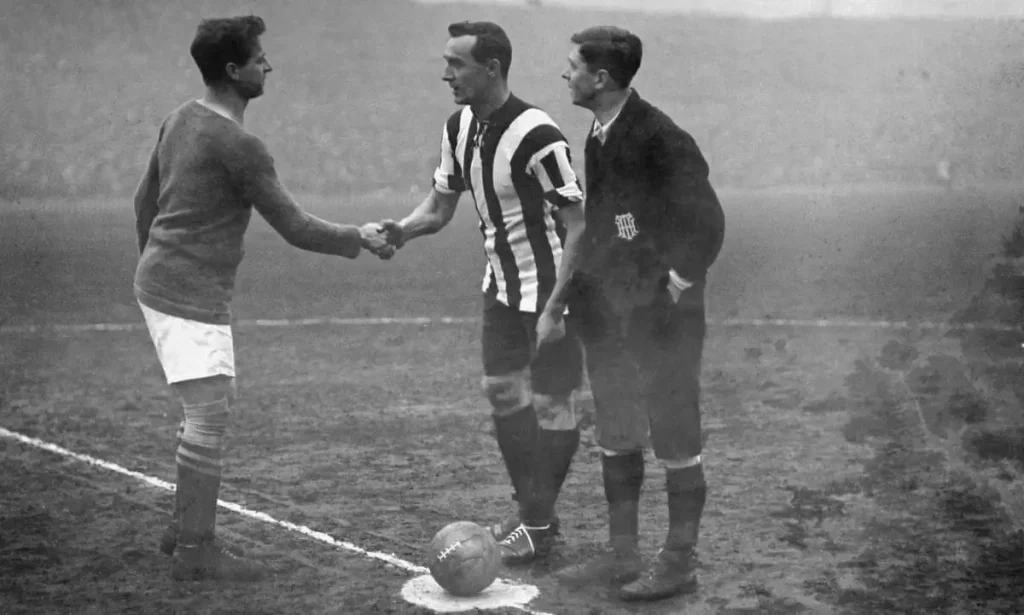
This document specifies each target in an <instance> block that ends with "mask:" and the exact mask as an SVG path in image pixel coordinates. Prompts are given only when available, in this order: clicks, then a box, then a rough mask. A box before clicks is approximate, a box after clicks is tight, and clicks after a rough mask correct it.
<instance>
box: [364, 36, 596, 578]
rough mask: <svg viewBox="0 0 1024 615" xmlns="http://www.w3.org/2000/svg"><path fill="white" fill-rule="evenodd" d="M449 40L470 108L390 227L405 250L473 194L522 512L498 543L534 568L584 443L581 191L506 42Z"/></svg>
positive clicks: (502, 437) (561, 141)
mask: <svg viewBox="0 0 1024 615" xmlns="http://www.w3.org/2000/svg"><path fill="white" fill-rule="evenodd" d="M448 33H449V35H450V37H451V38H450V39H449V41H448V45H447V48H446V50H445V53H444V58H445V61H446V63H447V68H446V69H445V71H444V76H443V79H444V81H445V82H446V83H447V84H448V85H449V86H450V87H451V90H452V94H453V95H454V98H455V102H456V103H458V104H460V105H464V107H463V108H462V109H461V110H459V111H456V112H455V113H454V114H452V116H451V117H450V118H449V119H448V121H447V122H446V123H445V126H444V129H443V130H442V132H441V156H440V162H439V164H438V166H437V169H436V171H435V173H434V178H433V187H432V190H431V191H430V194H429V195H428V196H427V198H426V199H425V200H424V201H423V203H422V204H421V205H420V206H419V207H418V208H416V210H415V211H413V212H412V213H411V214H410V215H409V216H407V217H406V218H405V219H403V220H401V221H400V222H395V221H391V220H385V221H383V222H382V223H381V224H382V226H384V227H385V228H386V229H387V230H388V232H389V234H390V236H391V241H393V242H394V243H395V244H396V245H397V246H401V245H402V244H403V243H404V242H406V241H408V240H410V239H412V238H414V237H419V236H421V235H428V234H432V233H436V232H438V231H440V230H441V229H442V228H444V227H445V226H446V225H447V224H448V223H449V222H450V221H451V219H452V215H453V214H454V211H455V206H456V204H457V202H458V200H459V197H460V195H461V194H462V193H463V192H468V193H469V194H470V196H471V197H472V198H473V202H474V204H475V206H476V212H477V214H478V216H479V220H480V224H479V227H480V233H481V234H482V236H483V242H484V252H485V254H486V256H487V263H486V267H485V270H484V276H483V285H482V291H483V303H484V310H483V340H482V345H483V369H484V382H483V386H484V391H485V393H486V395H487V398H488V400H490V403H491V412H492V415H493V417H494V423H495V432H496V436H497V440H498V447H499V449H500V451H501V454H502V457H503V459H504V461H505V465H506V468H507V470H508V473H509V477H510V478H511V481H512V486H513V490H514V493H515V495H514V497H515V498H516V499H517V501H518V503H519V514H518V516H517V518H516V519H514V520H513V522H512V523H501V524H498V526H496V527H495V534H496V538H498V539H499V540H500V541H501V547H502V555H503V558H504V560H505V562H506V563H510V564H514V563H523V562H528V561H531V560H533V559H534V558H536V557H538V556H539V555H543V554H544V553H546V552H547V551H548V550H549V548H550V545H551V543H552V540H553V538H554V536H555V534H557V531H558V520H557V517H556V515H555V501H556V499H557V497H558V494H559V492H560V490H561V488H562V484H563V483H564V481H565V478H566V475H567V473H568V471H569V468H570V465H571V463H572V459H573V456H574V455H575V453H576V450H577V448H578V447H579V440H580V434H579V429H578V421H577V418H576V414H575V409H574V403H575V392H576V391H577V389H578V388H579V387H580V385H581V381H582V376H583V367H582V349H581V347H580V345H579V342H578V339H577V337H576V335H575V334H574V330H573V326H572V323H571V321H570V322H568V323H567V320H566V318H565V313H566V289H567V284H566V283H567V281H568V280H569V277H570V276H571V275H572V272H573V271H574V270H575V267H576V262H577V247H578V246H579V242H580V238H581V236H582V234H583V230H584V222H585V220H584V214H583V194H582V192H581V189H580V185H579V182H578V181H577V179H576V175H575V173H574V171H573V169H572V165H571V160H570V153H569V145H568V142H567V141H566V139H565V137H564V136H563V135H562V132H561V131H560V130H559V128H558V126H557V125H556V124H555V123H554V121H552V119H551V118H550V117H549V116H548V114H547V113H545V112H544V111H542V110H540V109H538V108H536V107H534V106H532V105H530V104H527V103H526V102H523V101H522V100H520V99H519V98H518V97H516V96H515V95H514V94H512V93H511V92H510V91H509V88H508V82H507V78H508V70H509V63H510V62H511V59H512V46H511V43H510V42H509V40H508V37H507V36H506V34H505V32H504V31H503V30H502V29H501V28H500V27H499V26H498V25H496V24H493V23H489V22H475V23H470V22H466V23H457V24H452V25H451V26H449V28H448Z"/></svg>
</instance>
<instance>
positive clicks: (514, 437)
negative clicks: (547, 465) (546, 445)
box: [494, 405, 538, 508]
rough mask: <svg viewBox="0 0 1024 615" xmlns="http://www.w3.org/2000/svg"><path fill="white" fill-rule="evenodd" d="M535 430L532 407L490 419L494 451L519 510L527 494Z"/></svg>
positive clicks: (535, 422)
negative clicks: (503, 462)
mask: <svg viewBox="0 0 1024 615" xmlns="http://www.w3.org/2000/svg"><path fill="white" fill-rule="evenodd" d="M537 429H538V428H537V414H536V412H534V410H533V406H532V405H530V406H526V407H524V408H522V409H520V410H517V411H516V412H514V413H513V414H509V415H506V416H495V417H494V432H495V438H496V439H497V440H498V449H499V450H500V451H501V458H502V459H503V460H504V461H505V469H506V470H507V471H508V476H509V479H511V481H512V489H513V490H514V492H515V493H514V495H513V496H512V497H513V499H515V500H516V501H518V502H519V503H520V508H522V506H523V500H524V499H525V498H526V494H527V493H529V490H530V485H529V482H530V470H531V466H530V464H531V457H532V455H533V448H534V442H535V440H536V438H537Z"/></svg>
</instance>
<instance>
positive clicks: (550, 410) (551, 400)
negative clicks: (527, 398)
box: [533, 393, 579, 431]
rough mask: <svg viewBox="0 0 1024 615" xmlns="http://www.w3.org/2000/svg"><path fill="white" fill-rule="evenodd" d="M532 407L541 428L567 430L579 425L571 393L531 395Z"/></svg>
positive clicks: (574, 401)
mask: <svg viewBox="0 0 1024 615" xmlns="http://www.w3.org/2000/svg"><path fill="white" fill-rule="evenodd" d="M533 409H534V411H536V413H537V424H538V425H540V428H541V429H549V430H558V431H569V430H573V429H576V428H577V427H578V426H579V420H578V419H577V418H576V400H575V398H574V396H573V395H571V394H570V395H542V394H540V393H535V394H534V395H533Z"/></svg>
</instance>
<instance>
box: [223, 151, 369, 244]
mask: <svg viewBox="0 0 1024 615" xmlns="http://www.w3.org/2000/svg"><path fill="white" fill-rule="evenodd" d="M250 146H251V147H250V148H249V149H250V150H251V151H249V152H247V153H246V154H243V155H245V156H246V158H245V163H244V168H243V171H242V173H241V175H242V177H241V180H242V182H243V191H244V195H245V198H246V199H247V200H248V201H249V202H250V203H252V205H253V207H254V208H255V209H256V211H258V212H259V213H260V215H262V216H263V217H264V218H265V219H266V221H267V222H268V223H270V226H271V227H273V228H274V230H276V231H277V232H278V234H280V235H281V237H283V238H284V240H285V241H287V242H288V243H289V244H290V245H292V246H295V247H296V248H299V249H300V250H307V251H309V252H317V253H319V254H332V255H336V256H343V257H345V258H356V257H357V256H359V253H360V252H361V251H362V249H363V248H366V249H370V250H378V249H380V248H381V247H383V246H384V245H385V243H386V240H385V237H384V236H383V235H382V234H381V233H380V232H379V227H378V225H376V224H367V225H364V226H362V227H359V226H356V225H353V224H336V223H334V222H328V221H327V220H323V219H321V218H318V217H317V216H314V215H312V214H310V213H308V212H306V211H304V210H303V209H302V208H301V207H299V205H298V204H297V203H296V202H295V200H294V199H293V198H292V196H291V195H290V194H289V193H288V191H287V190H286V189H285V187H284V186H283V185H282V184H281V182H280V181H279V180H278V178H277V172H276V171H275V169H274V159H273V158H272V157H271V156H270V154H269V152H267V150H266V148H265V147H264V146H263V144H262V143H261V142H260V141H258V140H253V141H252V142H250Z"/></svg>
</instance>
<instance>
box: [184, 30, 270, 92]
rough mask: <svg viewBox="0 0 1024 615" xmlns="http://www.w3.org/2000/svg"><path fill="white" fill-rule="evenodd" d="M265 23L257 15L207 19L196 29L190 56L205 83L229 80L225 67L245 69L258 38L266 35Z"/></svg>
mask: <svg viewBox="0 0 1024 615" xmlns="http://www.w3.org/2000/svg"><path fill="white" fill-rule="evenodd" d="M266 30H267V26H266V24H265V23H263V19H262V18H260V17H257V16H255V15H240V16H237V17H218V18H214V19H204V20H202V21H201V22H199V27H198V28H196V36H195V38H194V39H192V46H191V47H189V52H190V53H191V54H192V59H193V60H195V61H196V66H198V67H199V73H200V74H201V75H202V76H203V83H205V84H206V85H212V84H214V83H218V82H220V81H223V80H224V79H225V78H226V77H227V73H225V72H224V67H225V66H226V65H227V64H229V63H232V64H238V65H240V66H241V65H244V64H246V63H247V62H248V61H249V59H250V58H251V57H252V54H253V50H254V49H255V48H256V44H257V42H258V40H257V39H258V38H259V37H260V35H262V34H263V33H264V32H266Z"/></svg>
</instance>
